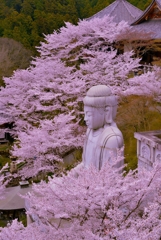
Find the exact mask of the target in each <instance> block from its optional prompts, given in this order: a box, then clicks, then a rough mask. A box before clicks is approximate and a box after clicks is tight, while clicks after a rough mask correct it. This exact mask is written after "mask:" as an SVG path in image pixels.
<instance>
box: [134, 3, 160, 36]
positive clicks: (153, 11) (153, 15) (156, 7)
mask: <svg viewBox="0 0 161 240" xmlns="http://www.w3.org/2000/svg"><path fill="white" fill-rule="evenodd" d="M131 25H132V26H133V27H134V28H136V29H138V30H141V31H146V32H151V33H152V35H151V36H152V38H153V39H160V38H161V0H152V2H151V4H150V5H149V6H148V7H147V8H146V9H145V11H144V12H143V13H142V14H141V15H140V17H139V18H138V19H137V20H135V21H134V22H133V23H132V24H131Z"/></svg>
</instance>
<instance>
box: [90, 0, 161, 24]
mask: <svg viewBox="0 0 161 240" xmlns="http://www.w3.org/2000/svg"><path fill="white" fill-rule="evenodd" d="M160 1H161V0H160ZM142 13H143V11H141V10H140V9H138V8H137V7H135V6H134V5H132V4H131V3H129V2H127V1H126V0H116V1H114V2H113V3H111V4H110V5H109V6H107V7H106V8H104V9H103V10H101V11H100V12H98V13H96V14H94V15H93V16H91V17H90V18H88V20H90V19H93V18H96V17H98V18H102V17H104V16H107V15H109V16H110V17H113V20H114V21H115V22H116V23H119V22H121V21H122V20H124V21H126V22H128V23H129V24H131V23H132V22H134V21H136V19H138V18H139V17H140V15H142Z"/></svg>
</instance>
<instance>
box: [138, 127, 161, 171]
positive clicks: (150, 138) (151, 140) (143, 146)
mask: <svg viewBox="0 0 161 240" xmlns="http://www.w3.org/2000/svg"><path fill="white" fill-rule="evenodd" d="M134 137H135V138H136V139H137V157H138V168H145V169H148V170H151V169H152V168H153V163H155V162H156V161H160V162H161V130H158V131H148V132H136V133H134Z"/></svg>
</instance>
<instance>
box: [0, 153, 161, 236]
mask: <svg viewBox="0 0 161 240" xmlns="http://www.w3.org/2000/svg"><path fill="white" fill-rule="evenodd" d="M120 160H121V158H118V160H117V161H120ZM114 163H115V162H114ZM118 171H119V169H116V168H114V167H113V165H111V164H109V163H106V165H104V167H103V168H102V169H101V170H100V171H97V170H96V169H94V168H90V169H88V170H87V169H84V170H81V171H80V172H79V176H78V177H77V178H76V177H75V175H74V174H73V172H70V173H69V174H67V175H64V176H63V177H61V178H58V177H53V178H52V179H50V180H49V182H48V183H46V182H43V181H42V182H41V183H40V184H34V185H33V189H32V192H31V193H29V194H28V196H27V197H26V201H27V206H29V208H28V212H27V214H29V215H30V216H31V217H32V219H33V220H34V222H33V223H30V224H29V225H28V226H27V227H26V228H25V227H23V225H22V224H21V223H18V222H17V221H13V224H11V225H10V226H8V227H7V228H3V229H1V231H0V237H1V239H2V240H5V239H18V240H20V239H22V238H23V239H25V240H28V239H40V240H41V239H44V237H45V239H49V240H50V239H58V240H59V239H86V240H87V239H91V240H93V239H94V240H95V239H96V240H98V239H102V240H109V239H125V240H128V239H137V240H141V239H143V240H144V239H155V240H159V239H160V236H161V230H160V221H161V219H160V214H161V212H160V201H161V198H160V192H161V188H160V174H161V166H160V164H158V163H157V164H155V165H154V168H153V170H152V171H148V170H145V171H144V170H143V171H141V170H140V171H139V172H137V171H130V172H129V173H128V174H126V175H125V176H123V174H120V173H118Z"/></svg>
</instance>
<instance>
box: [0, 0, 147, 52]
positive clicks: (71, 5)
mask: <svg viewBox="0 0 161 240" xmlns="http://www.w3.org/2000/svg"><path fill="white" fill-rule="evenodd" d="M112 2H114V0H57V1H52V0H12V1H11V0H0V37H7V38H13V39H15V40H16V41H19V42H21V43H22V44H23V45H24V46H25V47H26V48H30V49H32V50H33V49H35V48H34V47H35V46H38V45H39V42H40V41H43V39H44V34H50V33H52V32H53V31H54V30H57V29H59V28H60V27H62V26H63V25H64V22H72V23H74V24H76V23H77V21H78V19H84V18H88V17H90V16H92V15H93V14H95V13H97V12H98V11H100V10H102V9H103V8H105V7H107V6H108V5H109V4H111V3H112ZM129 2H130V3H131V4H133V5H135V6H136V7H138V8H140V9H142V10H144V9H145V8H146V7H147V6H148V5H149V4H150V3H151V0H148V1H146V0H142V1H139V0H130V1H129Z"/></svg>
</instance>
